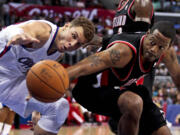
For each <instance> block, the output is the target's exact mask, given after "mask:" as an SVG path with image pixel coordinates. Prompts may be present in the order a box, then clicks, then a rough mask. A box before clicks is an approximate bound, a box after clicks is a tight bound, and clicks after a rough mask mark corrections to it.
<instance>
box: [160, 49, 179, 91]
mask: <svg viewBox="0 0 180 135" xmlns="http://www.w3.org/2000/svg"><path fill="white" fill-rule="evenodd" d="M163 62H164V64H165V65H166V67H167V68H168V71H169V73H170V75H171V77H172V79H173V82H174V83H175V85H176V86H177V88H178V90H179V91H180V81H179V79H180V64H179V63H178V59H177V55H176V52H175V50H174V48H173V47H171V48H170V49H169V50H168V51H167V52H166V53H165V55H164V58H163Z"/></svg>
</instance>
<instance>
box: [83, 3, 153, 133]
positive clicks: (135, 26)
mask: <svg viewBox="0 0 180 135" xmlns="http://www.w3.org/2000/svg"><path fill="white" fill-rule="evenodd" d="M153 23H154V10H153V5H152V2H151V0H120V1H119V5H118V8H117V10H116V14H115V17H114V19H113V33H114V34H121V33H124V32H128V33H129V32H132V33H136V32H146V31H148V29H149V28H150V27H151V26H152V25H153ZM109 39H110V38H109V37H104V39H103V41H104V42H103V43H104V44H106V42H108V40H109ZM100 41H101V40H100ZM91 43H92V42H91ZM98 43H99V42H98V41H97V39H96V40H95V41H94V43H92V44H98ZM100 44H101V43H100ZM108 74H109V77H111V78H110V79H108V80H111V82H109V83H111V84H112V83H114V82H117V83H118V80H117V78H116V77H115V76H114V75H113V73H112V72H111V71H109V72H108ZM154 74H155V72H154V70H153V71H151V72H150V73H149V74H147V75H146V76H145V77H144V82H143V85H145V86H146V88H147V89H148V90H149V93H150V94H151V95H152V86H153V82H154ZM100 77H101V74H98V75H94V77H93V76H91V77H89V80H91V81H90V82H91V83H92V86H93V87H94V86H95V87H100V83H99V82H100V80H98V79H100ZM106 78H107V72H106V73H104V74H103V79H104V80H107V79H106ZM92 80H93V81H92ZM90 82H86V83H90ZM103 82H104V81H103ZM117 122H118V121H117V119H113V118H110V120H109V125H110V128H111V130H112V131H113V132H114V133H116V131H117V127H116V125H117Z"/></svg>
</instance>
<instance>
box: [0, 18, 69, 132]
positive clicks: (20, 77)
mask: <svg viewBox="0 0 180 135" xmlns="http://www.w3.org/2000/svg"><path fill="white" fill-rule="evenodd" d="M32 21H33V20H31V21H27V22H24V23H21V24H17V25H12V26H9V27H7V28H6V29H5V30H3V31H1V32H0V102H2V103H3V104H5V105H6V106H8V107H9V108H11V109H12V110H13V111H15V112H16V113H18V114H19V115H20V116H22V117H27V116H29V115H30V114H31V113H32V112H33V111H34V110H36V111H38V112H40V113H41V119H40V120H39V121H38V125H39V126H40V127H41V128H42V129H44V130H46V131H48V132H52V133H56V134H57V133H58V131H59V128H60V127H61V126H62V124H63V123H64V121H65V120H66V118H67V115H68V112H69V104H68V101H67V100H66V99H64V98H60V99H59V100H58V101H56V102H53V103H48V104H47V103H42V102H39V101H37V100H36V99H34V98H31V99H30V100H29V101H26V97H27V96H28V89H27V86H26V73H27V71H28V70H29V69H30V67H31V66H32V65H33V64H35V63H36V62H38V61H41V60H45V59H52V60H56V59H57V58H58V57H59V56H60V53H59V52H55V53H54V54H52V55H48V54H47V51H48V49H49V48H50V47H51V45H52V44H53V42H54V39H55V37H56V34H57V32H58V27H57V26H55V25H54V24H52V23H50V22H48V21H44V20H39V21H42V22H45V23H48V24H49V25H50V26H51V28H52V30H51V34H50V37H49V39H48V40H47V42H46V43H45V44H44V46H43V47H42V48H39V49H33V50H32V49H31V50H29V49H27V48H25V47H24V46H22V45H12V46H10V47H7V46H6V44H7V42H8V41H7V38H6V34H8V32H13V27H18V26H19V25H24V24H25V23H29V22H32ZM59 113H60V114H59ZM57 114H58V115H57Z"/></svg>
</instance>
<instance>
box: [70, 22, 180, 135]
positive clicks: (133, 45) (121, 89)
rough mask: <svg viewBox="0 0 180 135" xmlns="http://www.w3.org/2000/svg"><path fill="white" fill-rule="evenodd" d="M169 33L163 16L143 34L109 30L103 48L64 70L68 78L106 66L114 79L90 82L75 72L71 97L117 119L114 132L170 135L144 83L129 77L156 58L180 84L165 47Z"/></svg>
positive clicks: (137, 75)
mask: <svg viewBox="0 0 180 135" xmlns="http://www.w3.org/2000/svg"><path fill="white" fill-rule="evenodd" d="M175 34H176V32H175V29H174V26H173V24H171V23H170V22H166V21H165V22H158V23H156V24H155V25H154V26H153V27H152V28H151V30H150V31H148V32H147V33H146V34H145V33H139V34H138V33H136V34H127V33H123V34H118V35H114V36H113V37H112V38H111V39H110V41H109V43H108V44H107V45H106V46H104V47H103V48H104V50H102V51H101V52H99V53H96V54H93V55H91V56H89V57H87V58H86V59H84V60H82V61H80V62H79V63H77V64H76V65H74V66H71V67H69V68H67V71H68V74H69V78H70V80H73V79H75V78H78V77H80V76H86V75H89V74H93V73H97V72H103V71H104V70H107V69H109V70H112V71H113V73H114V75H115V76H116V77H117V78H118V79H119V83H118V84H117V85H114V84H107V83H104V85H102V86H101V87H98V88H94V87H92V85H88V84H87V83H86V82H87V81H92V80H89V78H88V77H81V78H79V81H78V83H77V85H76V86H75V88H74V89H73V91H72V93H73V96H74V98H75V99H76V101H77V102H79V103H80V104H81V105H83V106H84V107H85V108H87V109H88V110H89V111H92V112H94V113H98V114H102V115H106V116H110V117H115V118H116V119H118V120H119V123H118V125H117V126H118V134H119V135H151V134H152V135H171V133H170V130H169V129H168V127H167V126H166V121H165V119H164V117H163V115H162V114H161V113H160V110H159V108H158V107H157V106H156V105H155V104H154V103H153V101H152V98H151V96H150V94H149V92H148V90H147V88H146V87H144V86H142V85H139V86H137V85H136V84H135V82H136V80H137V79H138V78H140V77H141V76H142V75H144V74H147V73H148V72H150V71H151V70H152V69H153V67H154V64H155V63H158V61H159V60H161V59H162V60H163V62H164V63H165V65H166V67H167V68H168V70H169V73H170V75H171V77H172V79H173V81H174V83H175V84H176V86H177V88H178V89H179V90H180V82H179V78H180V65H179V63H178V60H177V56H176V53H175V51H174V50H173V48H172V47H171V45H172V43H173V41H174V38H175ZM87 78H88V80H87ZM113 85H114V86H115V87H112V86H113Z"/></svg>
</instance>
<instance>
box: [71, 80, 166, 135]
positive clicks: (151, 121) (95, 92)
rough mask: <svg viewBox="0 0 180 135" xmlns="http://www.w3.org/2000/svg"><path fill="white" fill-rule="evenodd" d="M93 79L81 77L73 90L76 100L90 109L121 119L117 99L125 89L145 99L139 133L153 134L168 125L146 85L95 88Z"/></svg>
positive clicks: (143, 134)
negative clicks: (122, 87) (120, 88)
mask: <svg viewBox="0 0 180 135" xmlns="http://www.w3.org/2000/svg"><path fill="white" fill-rule="evenodd" d="M92 81H93V78H91V77H81V78H79V81H78V83H77V85H76V86H75V88H74V89H73V91H72V94H73V97H74V98H75V100H76V101H77V102H79V103H80V104H81V105H82V106H83V107H85V108H86V109H88V110H89V111H91V112H93V113H98V114H102V115H106V116H110V117H112V118H114V119H116V120H117V119H118V120H119V119H120V117H121V113H120V111H119V108H118V106H117V100H118V98H119V96H120V95H121V94H122V93H124V92H125V91H131V92H134V93H136V94H138V95H139V96H140V97H141V98H142V99H143V112H142V116H141V120H140V131H139V135H148V134H151V133H152V132H153V131H155V130H157V129H158V128H160V127H162V126H164V125H166V121H165V119H164V117H163V114H162V113H161V112H160V109H159V108H158V107H157V106H156V105H155V104H154V103H153V101H152V98H151V96H150V94H149V92H148V90H147V89H146V88H145V87H144V86H136V85H135V84H134V85H132V86H129V87H127V88H126V89H124V90H119V89H114V88H112V87H100V88H93V87H92V84H91V82H92ZM132 100H133V99H132Z"/></svg>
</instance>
